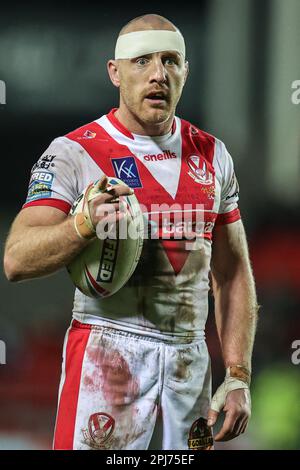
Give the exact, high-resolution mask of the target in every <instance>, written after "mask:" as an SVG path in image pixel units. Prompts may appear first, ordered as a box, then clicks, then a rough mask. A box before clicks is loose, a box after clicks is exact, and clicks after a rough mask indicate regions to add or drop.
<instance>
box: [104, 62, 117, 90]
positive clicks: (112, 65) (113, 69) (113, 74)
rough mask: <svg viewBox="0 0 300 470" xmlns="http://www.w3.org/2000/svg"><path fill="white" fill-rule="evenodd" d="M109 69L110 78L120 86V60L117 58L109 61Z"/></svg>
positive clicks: (114, 83)
mask: <svg viewBox="0 0 300 470" xmlns="http://www.w3.org/2000/svg"><path fill="white" fill-rule="evenodd" d="M107 71H108V75H109V78H110V79H111V81H112V83H113V85H115V86H116V87H117V88H119V87H120V79H119V70H118V61H117V60H112V59H111V60H109V61H108V62H107Z"/></svg>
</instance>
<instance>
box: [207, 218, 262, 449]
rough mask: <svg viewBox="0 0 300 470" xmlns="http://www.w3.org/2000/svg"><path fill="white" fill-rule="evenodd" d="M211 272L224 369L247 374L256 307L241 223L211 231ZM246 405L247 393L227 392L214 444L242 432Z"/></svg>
mask: <svg viewBox="0 0 300 470" xmlns="http://www.w3.org/2000/svg"><path fill="white" fill-rule="evenodd" d="M211 270H212V282H213V291H214V297H215V316H216V324H217V330H218V335H219V338H220V343H221V349H222V354H223V360H224V364H225V367H226V368H227V367H229V366H234V365H241V366H244V367H246V368H247V369H249V371H251V356H252V349H253V343H254V336H255V330H256V322H257V311H258V306H257V299H256V292H255V284H254V279H253V275H252V271H251V266H250V261H249V255H248V247H247V240H246V236H245V232H244V228H243V224H242V222H241V220H239V221H237V222H234V223H232V224H228V225H221V226H217V227H216V228H215V231H214V238H213V251H212V263H211ZM250 405H251V404H250V395H249V392H248V391H247V390H245V389H243V388H239V387H237V389H236V390H232V391H231V392H228V394H227V395H226V400H225V405H224V407H223V411H224V412H225V420H224V422H223V425H222V428H221V430H220V431H219V432H218V434H217V435H216V436H215V440H216V441H226V440H230V439H233V438H234V437H237V436H238V435H239V434H241V433H243V432H244V431H245V429H246V427H247V424H248V421H249V417H250V413H251V408H250ZM217 416H218V413H217V412H216V411H215V410H212V409H211V410H210V411H209V419H208V424H209V425H214V424H215V422H216V419H217Z"/></svg>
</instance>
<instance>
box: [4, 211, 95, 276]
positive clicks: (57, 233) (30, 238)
mask: <svg viewBox="0 0 300 470" xmlns="http://www.w3.org/2000/svg"><path fill="white" fill-rule="evenodd" d="M87 243H88V241H87V240H83V239H80V238H79V237H78V235H77V233H76V230H75V228H74V223H73V220H72V219H71V217H68V216H67V215H66V214H65V213H64V212H62V211H61V210H59V209H56V208H54V207H48V206H32V207H27V208H25V209H23V210H21V212H20V213H19V214H18V215H17V217H16V219H15V220H14V222H13V224H12V227H11V230H10V233H9V236H8V238H7V241H6V245H5V252H4V271H5V274H6V276H7V278H8V279H9V280H10V281H22V280H25V279H30V278H35V277H40V276H44V275H47V274H51V273H53V272H55V271H57V270H58V269H60V268H62V267H63V266H65V265H66V264H68V262H70V261H71V260H72V258H73V257H74V256H75V255H76V254H77V253H79V252H80V251H81V250H82V249H83V247H84V246H86V244H87Z"/></svg>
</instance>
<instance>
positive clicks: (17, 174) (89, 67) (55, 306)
mask: <svg viewBox="0 0 300 470" xmlns="http://www.w3.org/2000/svg"><path fill="white" fill-rule="evenodd" d="M148 12H157V13H159V14H162V15H164V16H166V17H168V18H169V19H170V20H172V21H173V22H175V24H176V25H177V26H179V28H180V29H181V30H182V32H183V34H184V36H185V39H186V44H187V54H188V59H189V62H190V77H189V80H188V82H187V85H186V88H185V90H184V93H183V96H182V99H181V102H180V105H179V107H178V110H177V115H179V116H182V117H184V118H185V119H188V120H190V121H192V122H194V123H195V124H196V125H198V126H199V127H200V128H202V129H204V130H206V131H207V132H210V133H212V134H215V135H217V136H218V137H219V138H221V139H222V140H224V141H225V143H226V145H227V147H228V149H229V150H230V152H231V154H232V156H233V158H234V161H235V167H236V173H237V175H238V179H239V183H240V188H241V195H240V208H241V211H242V215H243V218H244V224H245V226H246V230H247V234H248V240H249V245H250V252H251V259H252V263H253V269H254V273H255V277H256V283H257V290H258V297H259V303H260V304H261V306H262V307H261V310H260V319H259V324H258V333H257V339H256V345H255V351H254V358H253V369H254V374H253V383H252V394H253V395H252V396H253V417H252V420H251V424H250V426H249V428H248V431H247V433H246V435H244V436H242V437H240V438H238V439H236V440H234V441H231V442H229V443H226V444H222V445H218V446H217V448H226V449H239V448H245V449H261V448H263V449H297V448H298V449H299V447H300V405H299V404H300V364H299V365H296V364H293V363H292V360H291V356H292V353H293V349H292V343H293V341H295V340H300V315H299V314H300V309H299V307H300V244H299V237H300V226H299V195H300V185H299V179H300V178H299V177H300V171H299V170H300V168H299V157H300V139H299V136H300V133H299V131H300V104H298V105H297V104H296V103H293V102H292V98H291V97H292V93H293V91H295V90H293V89H292V83H293V82H294V81H295V80H300V59H299V57H300V56H299V51H300V31H299V24H300V2H299V0H286V1H282V0H264V1H263V2H261V1H259V0H203V1H198V3H197V6H193V5H192V4H189V3H187V4H185V5H184V6H182V7H179V6H177V7H175V6H174V5H173V4H172V3H164V5H163V6H162V3H161V2H156V1H153V2H151V7H149V8H148V7H147V6H145V5H142V6H130V4H128V3H127V2H126V4H125V2H124V5H123V6H118V7H116V5H114V4H111V5H108V4H107V3H105V4H103V3H102V2H85V3H84V4H78V5H77V4H76V3H74V2H72V3H71V2H70V3H68V2H64V5H63V6H62V5H59V4H55V3H53V2H51V4H50V3H49V4H47V3H44V2H43V3H41V2H40V3H36V4H34V3H30V2H24V3H23V4H14V3H13V2H9V3H8V4H6V5H1V12H0V80H3V81H5V83H6V93H7V95H6V104H5V105H0V135H1V163H2V172H1V173H2V180H1V203H2V205H1V218H0V230H1V242H2V243H1V245H2V246H1V250H3V243H4V240H5V237H6V235H7V232H8V228H9V226H10V224H11V222H12V220H13V218H14V217H15V215H16V213H17V212H18V211H19V209H20V207H21V205H22V203H23V201H24V198H25V196H26V190H27V184H28V178H29V172H30V169H31V166H32V165H33V163H34V162H35V161H36V160H37V159H38V157H39V156H40V155H41V153H42V152H43V151H44V149H46V147H47V146H48V144H49V143H50V141H51V140H52V139H53V138H54V137H56V136H58V135H63V134H65V133H66V132H68V131H69V130H72V129H74V128H76V127H79V126H80V125H82V124H84V123H86V122H89V121H91V120H93V119H95V118H97V117H99V116H101V115H102V114H104V113H106V112H108V111H109V110H110V109H111V108H112V107H113V106H117V90H116V89H114V87H113V86H112V85H111V84H110V82H109V80H108V76H107V73H106V66H105V64H106V61H107V59H108V58H111V57H112V56H113V50H114V41H115V38H116V35H117V33H118V31H119V29H120V28H121V27H122V26H123V24H125V23H126V22H127V21H129V20H130V19H131V18H133V17H136V16H139V15H141V14H144V13H148ZM298 98H299V94H298ZM0 295H1V307H0V308H1V314H0V339H1V340H2V341H4V342H5V343H6V365H0V449H21V448H26V449H38V448H43V449H47V448H50V446H51V438H52V431H53V426H54V419H55V410H56V396H57V389H58V381H59V375H60V365H61V349H62V342H63V336H64V333H65V330H66V328H67V327H68V324H69V322H70V317H71V308H72V295H73V287H72V285H71V282H70V280H69V278H68V276H67V274H66V272H65V271H64V270H62V271H61V272H59V273H57V274H55V275H53V276H49V277H46V278H44V279H40V280H35V281H30V282H24V283H20V284H9V283H8V281H7V280H6V279H5V277H4V274H3V272H1V274H0ZM207 336H208V343H209V349H210V352H211V357H212V366H213V372H214V375H213V381H214V388H215V387H216V386H217V385H218V384H219V383H220V381H221V380H222V377H223V366H222V361H221V357H220V351H219V346H218V341H217V340H216V336H215V327H214V320H213V312H211V313H210V319H209V322H208V327H207ZM299 357H300V354H299V355H298V358H299Z"/></svg>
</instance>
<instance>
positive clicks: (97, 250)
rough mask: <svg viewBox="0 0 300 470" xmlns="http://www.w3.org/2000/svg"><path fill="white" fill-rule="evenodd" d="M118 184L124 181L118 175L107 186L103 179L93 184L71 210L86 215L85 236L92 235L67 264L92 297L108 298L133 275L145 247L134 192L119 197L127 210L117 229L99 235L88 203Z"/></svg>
mask: <svg viewBox="0 0 300 470" xmlns="http://www.w3.org/2000/svg"><path fill="white" fill-rule="evenodd" d="M117 184H122V181H121V180H119V179H118V178H108V182H107V187H106V188H101V180H100V183H99V181H96V182H95V183H92V184H91V185H89V186H88V187H87V188H85V190H84V191H83V192H82V193H81V194H80V196H79V197H78V198H77V200H76V201H75V203H74V204H73V206H72V208H71V211H70V214H71V215H73V216H74V217H76V216H77V215H78V214H83V216H84V224H83V225H84V230H85V229H86V233H87V236H86V237H83V238H89V237H90V238H93V239H91V240H90V242H89V244H88V245H87V246H86V247H85V248H84V249H83V250H82V251H81V252H80V253H79V255H78V256H76V257H75V258H74V259H73V260H72V261H71V263H70V264H69V265H68V266H67V270H68V272H69V275H70V277H71V279H72V281H73V283H74V284H75V286H76V287H77V288H78V289H79V290H80V291H81V292H82V293H83V294H85V295H87V296H89V297H100V298H101V297H108V296H111V295H113V294H114V293H115V292H117V291H118V290H119V289H121V287H123V286H124V284H126V282H127V281H128V280H129V278H130V277H131V276H132V274H133V272H134V270H135V268H136V266H137V264H138V262H139V259H140V255H141V251H142V247H143V240H144V223H143V214H142V211H141V208H140V205H139V203H138V200H137V198H136V196H135V195H134V194H130V195H126V196H120V198H119V199H120V202H122V205H123V207H124V211H125V213H124V217H123V218H122V219H121V220H120V222H119V223H118V224H117V226H116V227H117V230H115V231H112V232H111V233H110V232H108V233H106V234H105V236H102V234H101V237H100V238H98V236H96V232H97V233H98V227H96V228H95V227H93V224H92V221H91V217H90V213H89V208H88V202H89V201H91V200H92V199H93V198H95V197H97V196H99V194H101V192H105V191H107V190H109V189H110V188H111V187H112V186H114V185H117ZM80 217H82V215H81V216H80ZM121 224H122V233H120V228H121ZM119 225H120V227H119ZM79 230H80V233H79V234H78V235H79V236H82V229H81V228H79ZM84 233H85V232H84ZM99 235H100V234H99Z"/></svg>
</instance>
